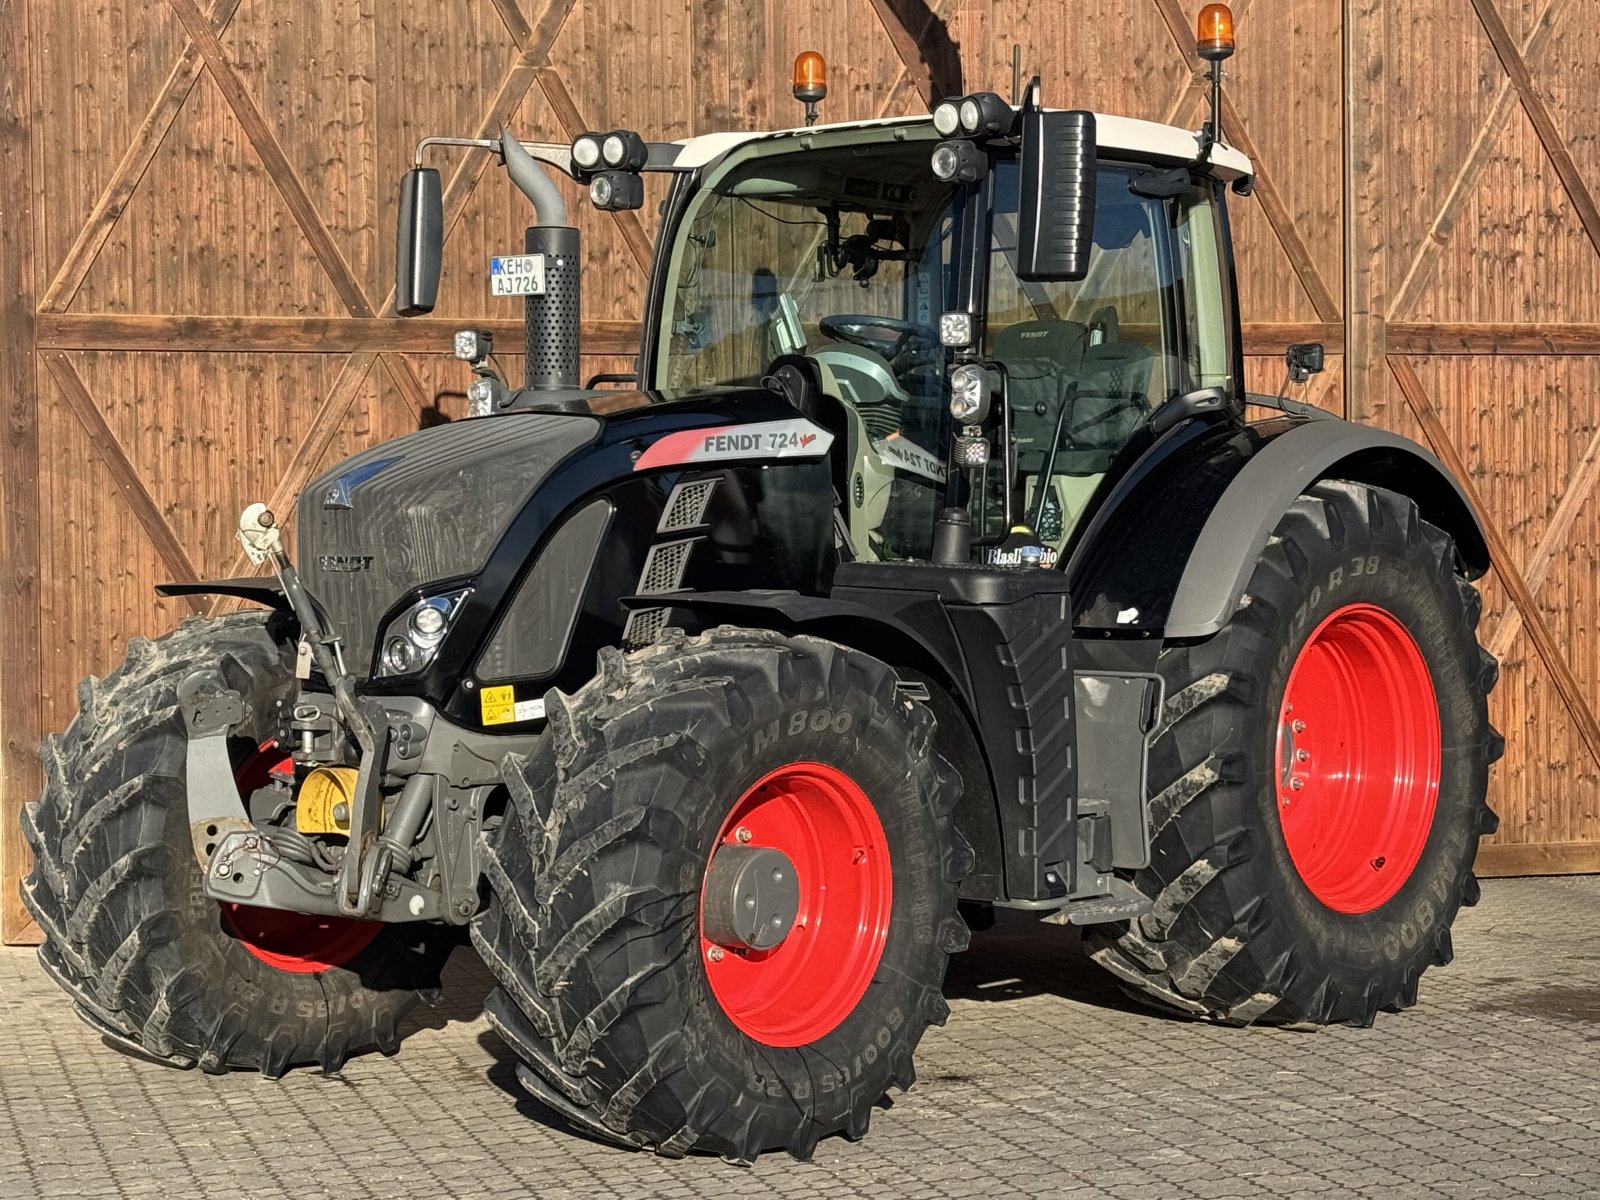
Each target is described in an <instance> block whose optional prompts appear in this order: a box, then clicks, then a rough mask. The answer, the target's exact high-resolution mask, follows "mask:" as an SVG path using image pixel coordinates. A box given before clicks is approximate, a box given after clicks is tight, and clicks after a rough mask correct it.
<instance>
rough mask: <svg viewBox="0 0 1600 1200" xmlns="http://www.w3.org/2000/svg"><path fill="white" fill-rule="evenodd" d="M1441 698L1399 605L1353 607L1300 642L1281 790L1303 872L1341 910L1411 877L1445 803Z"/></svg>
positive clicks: (1280, 767)
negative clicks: (1396, 611)
mask: <svg viewBox="0 0 1600 1200" xmlns="http://www.w3.org/2000/svg"><path fill="white" fill-rule="evenodd" d="M1440 753H1441V751H1440V733H1439V705H1438V701H1437V699H1436V698H1435V696H1434V691H1433V679H1432V676H1431V675H1430V674H1429V672H1428V664H1427V661H1426V660H1425V659H1424V658H1423V657H1422V651H1421V650H1419V649H1418V648H1417V643H1416V641H1415V639H1413V638H1412V636H1411V634H1410V633H1409V632H1408V631H1407V630H1406V627H1405V626H1404V625H1402V624H1401V623H1400V621H1399V620H1398V619H1396V618H1395V616H1394V615H1393V614H1392V613H1389V612H1386V611H1385V610H1383V609H1381V608H1378V607H1376V606H1374V605H1371V604H1350V605H1346V606H1345V607H1344V608H1341V609H1338V610H1337V611H1335V612H1333V613H1332V614H1330V615H1329V616H1328V617H1326V618H1325V619H1324V620H1323V621H1322V623H1321V624H1319V625H1318V626H1317V627H1316V628H1315V629H1313V630H1312V631H1311V636H1310V637H1308V638H1307V639H1306V643H1305V645H1304V646H1303V647H1301V649H1300V654H1299V656H1298V657H1297V658H1296V659H1295V663H1294V666H1293V668H1291V669H1290V671H1289V679H1288V682H1287V683H1286V684H1285V685H1284V690H1283V705H1282V707H1281V708H1280V709H1279V712H1278V746H1277V756H1276V760H1277V796H1278V819H1279V821H1280V822H1281V823H1282V826H1283V840H1284V842H1285V843H1286V844H1287V845H1288V848H1289V856H1290V858H1292V859H1293V860H1294V865H1295V870H1296V871H1298V872H1299V874H1300V878H1301V879H1302V880H1304V881H1305V885H1306V887H1308V888H1310V889H1311V894H1312V895H1314V896H1315V897H1316V898H1317V899H1318V900H1320V901H1322V903H1324V904H1326V905H1327V906H1328V907H1329V908H1332V909H1334V910H1336V911H1338V912H1343V913H1364V912H1371V911H1372V910H1373V909H1375V908H1377V907H1378V906H1379V905H1381V904H1383V903H1384V902H1385V901H1387V900H1388V899H1389V898H1390V897H1391V896H1393V895H1394V894H1395V893H1396V892H1397V891H1399V890H1400V888H1401V886H1402V885H1404V883H1405V881H1406V880H1407V879H1409V878H1410V877H1411V872H1412V871H1413V870H1414V869H1415V868H1416V865H1417V860H1418V859H1419V858H1421V857H1422V848H1423V846H1424V845H1425V844H1426V843H1427V841H1428V832H1429V830H1431V829H1432V828H1433V811H1434V807H1435V805H1436V804H1437V803H1438V799H1439V760H1440Z"/></svg>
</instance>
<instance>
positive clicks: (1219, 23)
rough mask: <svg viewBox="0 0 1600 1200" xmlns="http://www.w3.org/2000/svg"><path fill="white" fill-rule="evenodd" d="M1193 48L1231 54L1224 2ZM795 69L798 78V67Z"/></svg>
mask: <svg viewBox="0 0 1600 1200" xmlns="http://www.w3.org/2000/svg"><path fill="white" fill-rule="evenodd" d="M1195 48H1196V49H1197V50H1198V51H1199V53H1200V57H1201V58H1203V59H1205V60H1206V61H1207V62H1221V61H1222V60H1223V59H1225V58H1227V57H1229V56H1230V55H1232V54H1233V10H1232V9H1230V8H1229V7H1228V6H1227V5H1226V4H1208V5H1206V6H1205V7H1204V8H1202V9H1201V10H1200V33H1199V38H1198V41H1197V44H1196V47H1195ZM795 70H796V75H795V78H796V80H798V79H799V73H798V72H799V67H798V66H797V67H796V68H795Z"/></svg>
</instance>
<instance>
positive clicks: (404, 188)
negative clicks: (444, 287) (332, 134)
mask: <svg viewBox="0 0 1600 1200" xmlns="http://www.w3.org/2000/svg"><path fill="white" fill-rule="evenodd" d="M443 257H444V191H443V189H442V188H441V186H440V184H439V172H438V171H436V170H435V169H434V168H432V167H413V168H411V170H409V171H407V172H406V173H405V175H404V176H403V177H402V178H401V180H400V240H399V244H398V246H397V247H396V249H395V258H394V275H395V278H394V307H395V311H397V312H398V313H399V314H400V315H401V316H402V317H417V316H421V315H422V314H423V313H430V312H432V311H433V305H434V301H435V300H437V299H438V297H439V264H440V261H441V260H442V259H443Z"/></svg>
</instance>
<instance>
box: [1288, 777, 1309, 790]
mask: <svg viewBox="0 0 1600 1200" xmlns="http://www.w3.org/2000/svg"><path fill="white" fill-rule="evenodd" d="M1305 785H1306V781H1305V780H1304V779H1301V778H1300V776H1298V775H1296V776H1295V777H1294V778H1293V779H1291V780H1289V790H1290V791H1291V792H1298V791H1299V790H1300V789H1301V788H1303V787H1305Z"/></svg>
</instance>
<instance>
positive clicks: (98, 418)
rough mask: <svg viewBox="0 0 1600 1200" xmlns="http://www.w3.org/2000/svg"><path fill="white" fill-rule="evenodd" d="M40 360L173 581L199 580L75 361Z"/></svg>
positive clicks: (199, 603) (43, 354) (192, 602)
mask: <svg viewBox="0 0 1600 1200" xmlns="http://www.w3.org/2000/svg"><path fill="white" fill-rule="evenodd" d="M39 359H40V361H41V362H43V363H44V365H45V366H46V367H48V368H49V370H50V374H51V375H52V376H53V377H54V378H55V381H56V386H57V387H58V388H59V389H60V390H61V395H62V396H63V397H64V398H65V399H66V401H67V407H68V408H70V409H71V410H72V414H73V416H75V417H77V418H78V424H80V425H82V426H83V431H84V432H85V433H86V434H88V435H89V444H90V445H92V446H93V447H94V448H95V453H97V454H98V455H99V456H100V461H101V462H103V463H104V464H105V466H106V469H107V470H108V471H110V472H111V478H112V479H114V480H116V483H117V487H118V488H119V489H121V491H122V497H123V499H124V500H126V501H127V502H128V507H129V508H130V509H132V510H133V515H134V517H135V518H137V519H138V522H139V524H140V525H142V526H143V527H144V531H145V534H146V536H147V537H149V539H150V542H151V544H152V545H154V546H155V548H156V553H157V554H159V555H160V556H161V561H162V562H164V563H165V564H166V566H167V571H168V573H170V574H171V576H172V578H173V580H174V581H175V582H180V583H188V582H191V581H193V580H195V579H198V578H199V573H198V572H197V571H196V570H195V569H194V563H193V562H192V561H190V559H189V554H188V552H187V551H186V550H184V548H183V543H182V542H181V541H179V540H178V535H177V534H175V533H173V531H172V526H171V525H169V524H167V519H166V517H165V516H163V515H162V513H161V506H160V505H158V504H157V503H156V502H155V498H154V497H153V496H151V495H150V489H149V488H147V487H146V486H145V483H144V480H143V479H142V478H141V477H140V475H139V472H138V471H137V470H136V469H135V468H134V465H133V463H132V462H130V461H129V459H128V455H127V452H126V451H125V450H123V448H122V443H121V442H119V441H117V435H116V434H114V433H113V432H112V431H111V426H109V425H107V424H106V419H105V415H104V414H103V413H102V412H101V411H100V406H99V405H98V404H96V403H95V402H94V398H93V397H92V396H90V395H89V389H88V388H86V387H85V386H84V383H83V378H82V376H80V375H79V374H78V371H77V368H76V367H74V366H73V365H72V360H71V359H70V358H68V357H67V355H66V353H65V352H64V351H61V350H41V351H40V352H39ZM188 601H189V606H190V607H191V608H193V609H194V611H195V612H204V611H205V608H206V603H205V601H204V600H203V599H202V598H201V597H199V596H190V597H188Z"/></svg>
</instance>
